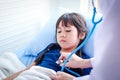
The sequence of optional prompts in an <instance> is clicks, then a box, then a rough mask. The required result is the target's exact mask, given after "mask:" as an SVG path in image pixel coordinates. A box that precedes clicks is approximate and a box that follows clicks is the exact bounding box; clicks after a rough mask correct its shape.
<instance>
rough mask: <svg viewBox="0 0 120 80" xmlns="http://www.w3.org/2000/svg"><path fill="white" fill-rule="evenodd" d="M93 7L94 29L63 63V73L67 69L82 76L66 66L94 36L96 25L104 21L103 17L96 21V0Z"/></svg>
mask: <svg viewBox="0 0 120 80" xmlns="http://www.w3.org/2000/svg"><path fill="white" fill-rule="evenodd" d="M92 6H93V16H92V23H93V27H92V29H91V31H90V32H89V33H88V35H87V36H86V38H85V40H84V41H83V42H82V43H81V45H79V46H78V47H77V48H76V49H75V50H73V51H72V53H71V54H70V55H69V56H68V57H67V59H66V60H65V61H64V63H63V66H62V68H61V71H64V69H66V70H67V71H69V72H70V73H72V74H74V75H76V76H78V77H79V76H80V74H78V73H76V72H74V71H72V70H70V69H69V68H66V67H65V65H66V63H67V62H68V61H69V59H70V58H71V57H72V55H73V54H75V53H76V52H77V51H78V50H79V49H81V48H82V47H83V46H84V45H85V44H86V43H87V41H88V40H89V38H90V37H91V36H92V34H93V32H94V30H95V28H96V25H97V24H98V23H100V22H101V21H102V19H103V18H102V17H101V18H100V19H99V20H98V21H95V16H96V13H97V12H96V7H95V5H94V0H92Z"/></svg>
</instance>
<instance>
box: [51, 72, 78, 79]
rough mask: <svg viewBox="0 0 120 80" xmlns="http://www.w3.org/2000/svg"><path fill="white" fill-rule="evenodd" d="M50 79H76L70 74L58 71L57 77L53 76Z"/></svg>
mask: <svg viewBox="0 0 120 80" xmlns="http://www.w3.org/2000/svg"><path fill="white" fill-rule="evenodd" d="M50 78H51V80H73V79H74V78H76V77H75V76H72V75H70V74H68V73H65V72H61V71H58V72H57V74H56V75H51V76H50Z"/></svg>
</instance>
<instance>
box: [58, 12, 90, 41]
mask: <svg viewBox="0 0 120 80" xmlns="http://www.w3.org/2000/svg"><path fill="white" fill-rule="evenodd" d="M60 21H62V25H64V26H66V27H67V25H68V24H71V25H73V26H75V27H76V28H77V31H78V34H80V33H81V32H85V35H87V33H88V28H87V25H86V21H85V20H84V18H83V17H82V16H81V15H80V14H78V13H74V12H73V13H65V14H63V15H61V16H60V17H59V19H58V20H57V22H56V32H57V28H58V26H59V23H60ZM85 37H86V36H85ZM80 42H82V41H80Z"/></svg>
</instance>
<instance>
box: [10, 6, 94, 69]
mask: <svg viewBox="0 0 120 80" xmlns="http://www.w3.org/2000/svg"><path fill="white" fill-rule="evenodd" d="M65 12H72V11H70V10H67V9H63V8H58V9H57V11H56V12H55V13H54V14H53V15H52V16H51V17H50V19H49V20H48V21H47V22H46V24H45V25H44V26H42V28H41V30H40V32H39V33H38V34H37V35H36V36H35V37H34V39H32V40H31V42H29V43H28V44H26V45H24V46H22V47H21V48H19V49H18V50H17V51H16V52H15V54H16V55H17V58H18V60H20V62H19V61H18V62H19V64H22V65H24V68H25V67H27V66H29V65H30V64H31V63H32V62H33V61H34V60H35V58H36V56H37V54H38V53H39V52H41V51H42V50H43V49H44V48H45V47H46V46H47V45H49V44H50V43H54V42H55V23H56V21H57V19H58V18H59V16H60V15H62V14H63V13H65ZM80 14H81V13H80ZM82 15H83V17H84V18H85V20H86V22H87V26H88V28H89V30H91V28H92V26H93V24H92V21H91V19H92V15H90V14H88V15H84V14H82ZM93 42H94V34H93V35H92V36H91V37H90V39H89V40H88V42H87V43H86V44H85V46H84V47H82V50H83V52H84V53H85V54H86V55H88V56H89V57H93V55H94V46H93V45H94V44H93ZM8 54H9V53H8ZM11 57H12V56H11ZM13 60H14V59H13ZM18 66H19V65H18Z"/></svg>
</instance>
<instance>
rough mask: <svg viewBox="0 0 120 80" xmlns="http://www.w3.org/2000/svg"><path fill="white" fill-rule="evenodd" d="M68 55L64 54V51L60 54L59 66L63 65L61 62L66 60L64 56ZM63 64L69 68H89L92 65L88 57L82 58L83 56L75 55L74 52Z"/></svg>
mask: <svg viewBox="0 0 120 80" xmlns="http://www.w3.org/2000/svg"><path fill="white" fill-rule="evenodd" d="M69 55H70V54H65V53H62V54H61V56H60V57H59V60H58V61H59V64H60V66H62V65H63V62H64V61H65V60H66V58H67V57H68V56H69ZM65 66H66V67H69V68H89V67H92V64H91V60H90V59H83V58H81V57H79V56H77V55H76V54H73V55H72V57H71V58H70V59H69V61H68V62H67V63H66V65H65Z"/></svg>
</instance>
